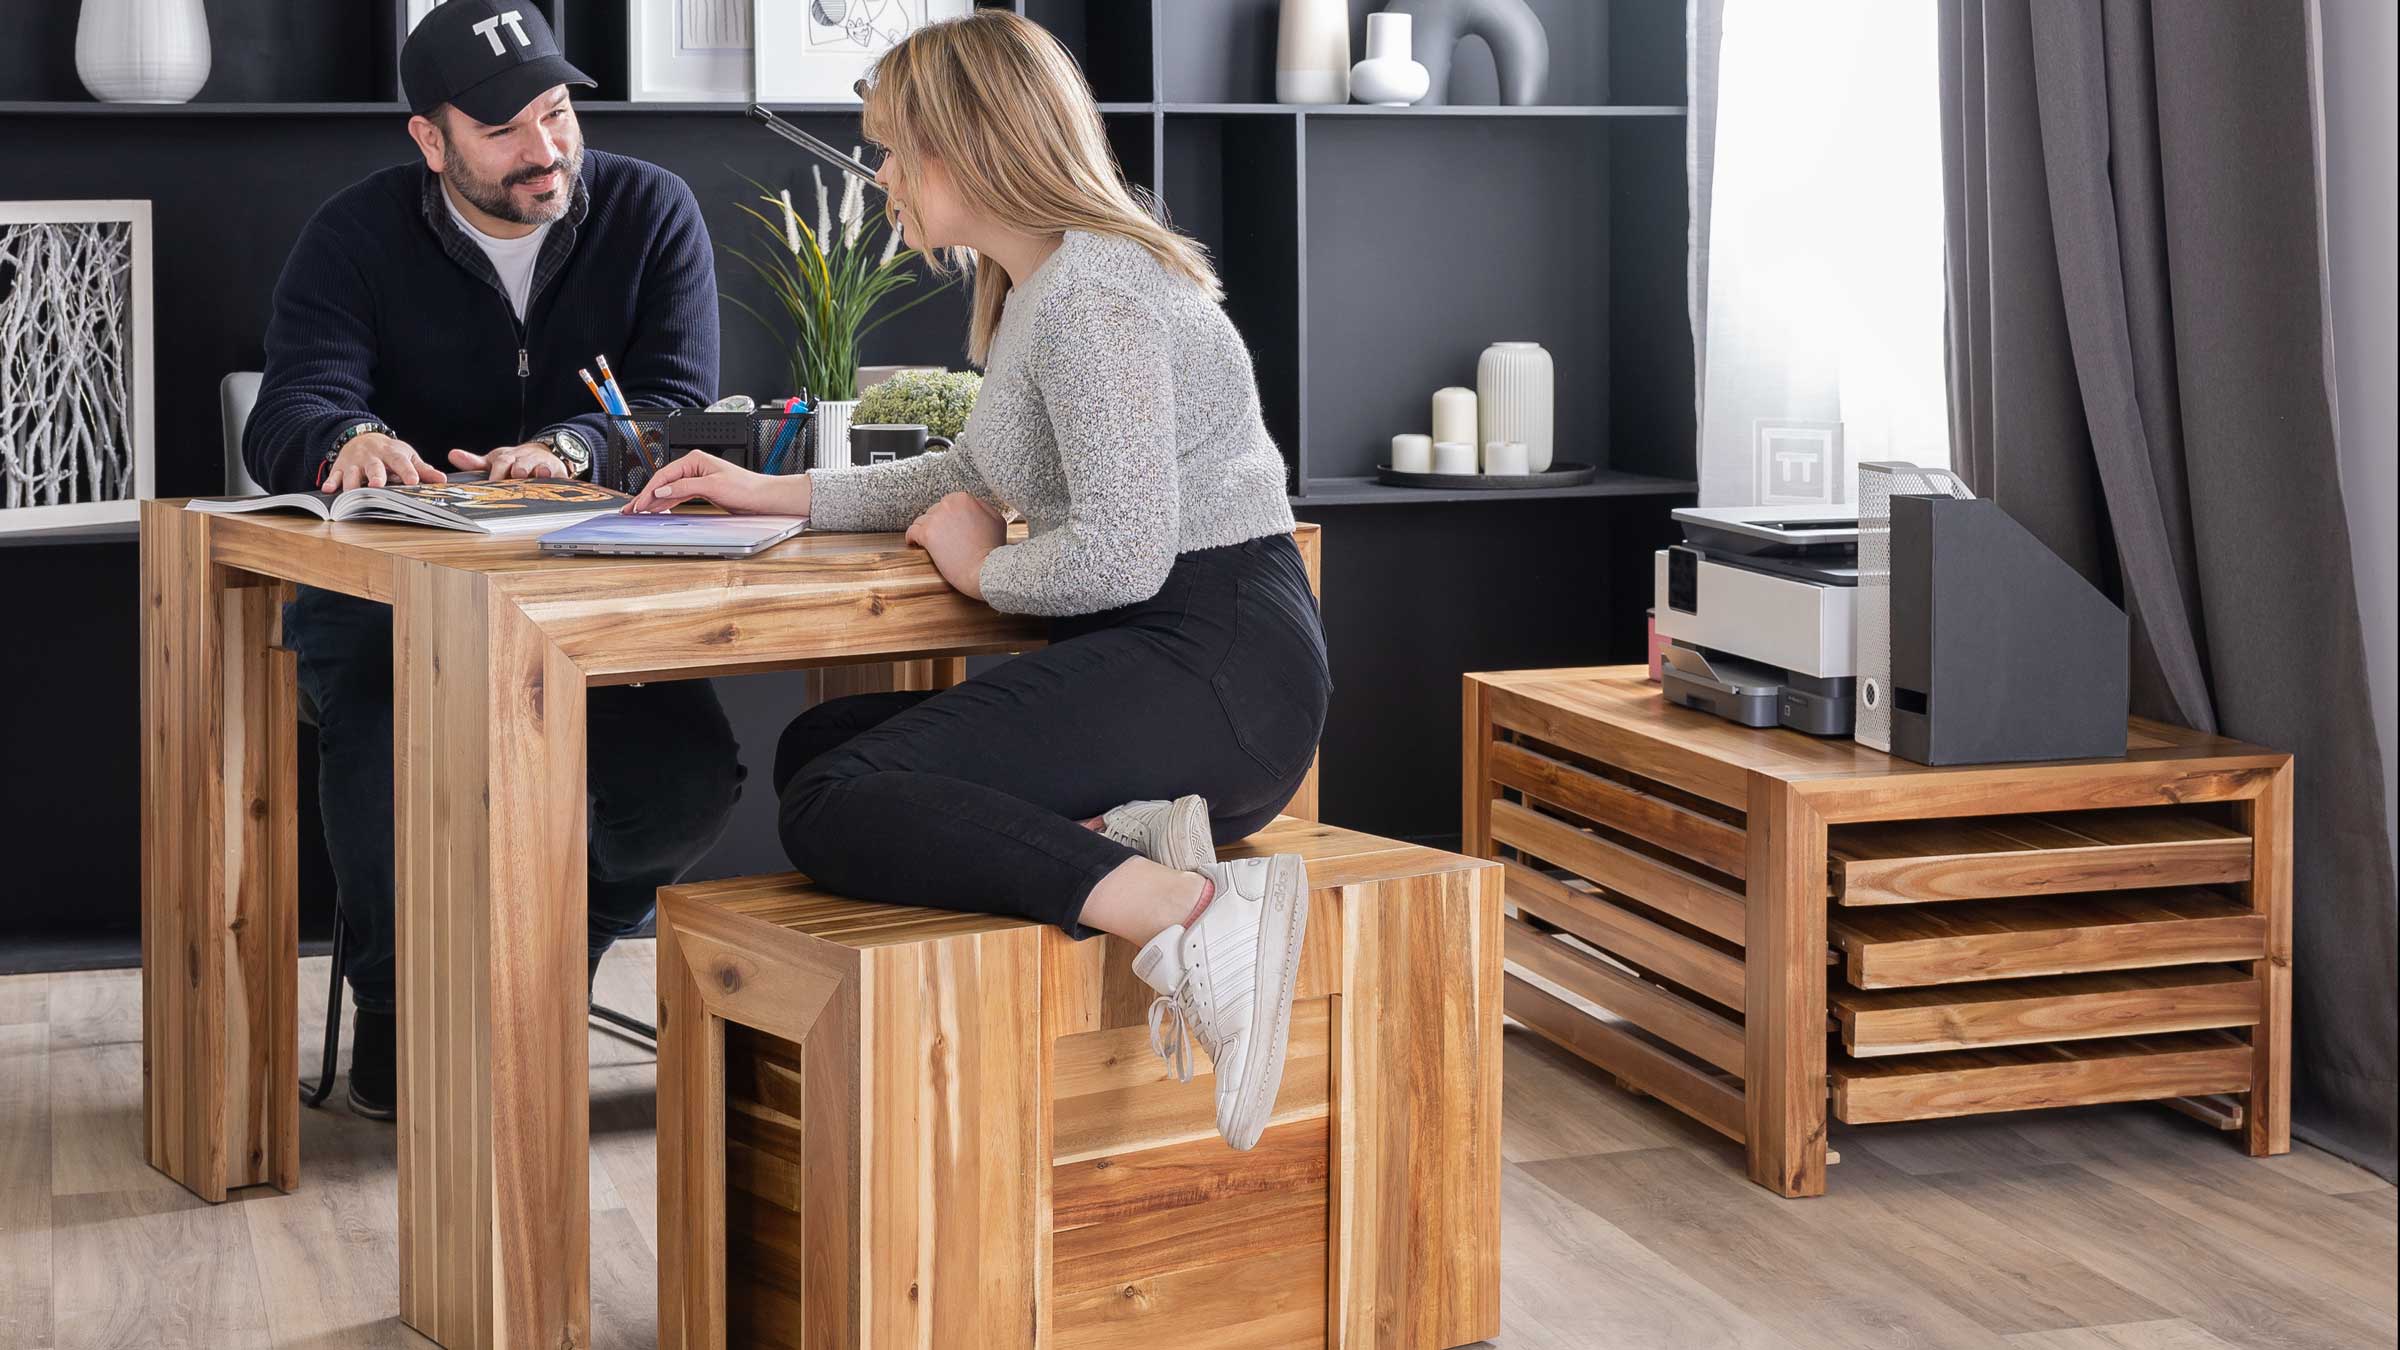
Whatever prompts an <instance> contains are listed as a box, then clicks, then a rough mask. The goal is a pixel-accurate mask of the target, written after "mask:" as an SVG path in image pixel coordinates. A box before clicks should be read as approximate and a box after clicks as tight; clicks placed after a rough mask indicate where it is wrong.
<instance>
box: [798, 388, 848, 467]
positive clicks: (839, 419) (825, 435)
mask: <svg viewBox="0 0 2400 1350" xmlns="http://www.w3.org/2000/svg"><path fill="white" fill-rule="evenodd" d="M857 412H858V400H857V399H854V398H848V399H842V400H840V401H838V402H835V401H831V400H828V401H826V402H824V403H820V404H818V405H817V406H816V408H815V410H814V412H813V413H812V415H811V416H810V419H809V431H810V433H811V434H812V435H814V436H815V437H816V438H817V457H816V459H815V460H813V461H812V462H811V463H810V465H809V467H810V468H814V469H846V468H848V467H850V419H851V417H852V416H853V415H855V414H856V413H857Z"/></svg>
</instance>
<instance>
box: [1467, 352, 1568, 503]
mask: <svg viewBox="0 0 2400 1350" xmlns="http://www.w3.org/2000/svg"><path fill="white" fill-rule="evenodd" d="M1553 389H1554V386H1553V383H1552V375H1551V370H1550V353H1548V352H1546V351H1544V350H1542V344H1540V343H1538V342H1495V343H1493V344H1492V345H1491V346H1489V347H1486V348H1484V349H1483V359H1481V360H1479V361H1477V362H1476V363H1475V395H1476V398H1475V405H1476V410H1477V412H1478V413H1479V414H1480V422H1481V433H1482V434H1481V436H1480V437H1479V441H1480V443H1482V444H1486V445H1488V444H1490V443H1491V442H1493V441H1523V442H1524V443H1525V455H1526V460H1527V463H1528V464H1529V465H1530V466H1531V468H1532V471H1533V472H1535V473H1541V472H1543V471H1545V470H1547V469H1548V468H1549V467H1550V451H1551V446H1552V436H1551V412H1550V410H1551V403H1552V397H1553Z"/></svg>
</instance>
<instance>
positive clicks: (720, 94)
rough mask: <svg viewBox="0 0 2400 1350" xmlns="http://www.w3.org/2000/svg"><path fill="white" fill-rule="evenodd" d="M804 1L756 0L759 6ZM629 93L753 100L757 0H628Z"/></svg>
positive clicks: (635, 97)
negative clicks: (753, 36) (752, 44)
mask: <svg viewBox="0 0 2400 1350" xmlns="http://www.w3.org/2000/svg"><path fill="white" fill-rule="evenodd" d="M804 2H805V0H758V3H757V5H756V8H757V9H759V10H772V9H780V8H782V7H783V6H784V4H786V3H790V4H793V5H795V6H797V5H799V4H801V3H804ZM625 24H626V32H625V73H626V83H627V85H628V88H627V90H626V97H627V98H629V99H631V100H632V101H634V102H636V103H747V102H749V101H750V62H751V35H752V33H753V32H754V31H755V21H754V18H753V0H630V3H629V4H628V5H627V6H626V11H625Z"/></svg>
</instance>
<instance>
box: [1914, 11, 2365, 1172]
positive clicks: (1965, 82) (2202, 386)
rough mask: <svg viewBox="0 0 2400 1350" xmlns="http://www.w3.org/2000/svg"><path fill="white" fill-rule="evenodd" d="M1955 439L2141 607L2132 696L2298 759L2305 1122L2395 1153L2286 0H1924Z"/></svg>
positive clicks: (2024, 511) (2303, 29)
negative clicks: (1937, 124)
mask: <svg viewBox="0 0 2400 1350" xmlns="http://www.w3.org/2000/svg"><path fill="white" fill-rule="evenodd" d="M1940 59H1941V81H1942V110H1941V112H1942V120H1943V131H1944V138H1945V146H1946V149H1945V153H1944V155H1943V179H1944V183H1943V187H1944V191H1945V194H1946V197H1947V210H1946V213H1945V215H1946V221H1947V227H1948V231H1949V238H1948V241H1947V242H1948V266H1949V290H1950V295H1949V300H1950V306H1949V308H1950V314H1949V353H1948V355H1949V364H1950V401H1951V410H1952V411H1951V421H1952V428H1951V430H1952V455H1953V463H1954V464H1956V465H1957V466H1958V467H1959V469H1960V471H1961V472H1962V473H1964V474H1965V475H1966V476H1967V479H1968V481H1969V482H1970V483H1972V484H1973V485H1974V486H1975V488H1976V490H1977V491H1978V492H1979V493H1982V494H1983V495H1986V496H1989V497H1992V498H1995V499H1997V500H1998V501H1999V502H2000V504H2001V505H2002V506H2003V507H2005V508H2006V509H2007V510H2008V512H2009V514H2010V515H2012V516H2014V517H2016V518H2017V519H2018V520H2019V521H2021V522H2023V523H2024V524H2025V526H2026V527H2027V528H2029V529H2031V530H2033V531H2034V532H2035V533H2036V534H2037V535H2039V536H2040V537H2041V538H2042V539H2043V541H2044V542H2046V543H2047V544H2049V546H2050V547H2051V548H2053V549H2055V550H2057V551H2058V552H2059V553H2060V554H2061V555H2062V556H2064V557H2065V558H2066V559H2067V560H2068V561H2069V562H2071V563H2073V564H2074V565H2075V566H2076V567H2077V568H2079V569H2081V570H2082V571H2083V572H2084V574H2085V575H2087V576H2089V577H2092V578H2093V579H2094V580H2095V581H2097V582H2099V583H2100V584H2102V585H2104V586H2106V587H2108V588H2109V589H2110V590H2111V592H2112V593H2113V594H2115V595H2116V596H2118V597H2119V598H2120V599H2121V600H2122V601H2123V603H2124V604H2125V606H2126V609H2127V611H2128V612H2129V614H2130V615H2131V616H2132V619H2133V629H2134V637H2133V648H2134V650H2133V667H2134V702H2135V709H2136V711H2138V712H2141V713H2144V714H2146V715H2149V716H2153V717H2159V718H2163V719H2166V720H2169V721H2173V722H2177V723H2181V724H2183V725H2186V726H2191V727H2198V728H2202V729H2207V730H2214V731H2220V732H2222V733H2223V734H2225V735H2229V736H2235V737H2239V738H2241V739H2244V740H2249V741H2255V742H2258V743H2260V744H2264V745H2268V746H2273V747H2275V748H2278V749H2282V750H2288V751H2290V752H2292V753H2293V754H2294V755H2295V756H2297V775H2298V778H2297V785H2296V807H2295V816H2296V838H2295V846H2294V850H2293V871H2294V882H2295V884H2294V923H2293V928H2294V933H2293V939H2294V956H2293V961H2294V976H2293V1003H2294V1016H2293V1035H2294V1053H2293V1072H2292V1083H2293V1117H2294V1129H2295V1132H2296V1133H2298V1134H2299V1135H2301V1136H2302V1137H2304V1138H2306V1139H2308V1140H2310V1141H2311V1142H2313V1143H2316V1144H2319V1145H2321V1146H2323V1147H2325V1148H2328V1149H2330V1150H2332V1151H2333V1152H2335V1153H2338V1154H2341V1155H2342V1156H2344V1157H2347V1158H2350V1159H2351V1160H2353V1161H2355V1162H2358V1163H2360V1164H2362V1165H2365V1166H2367V1167H2370V1168H2372V1169H2374V1170H2375V1171H2377V1172H2379V1173H2381V1174H2382V1175H2384V1176H2385V1177H2390V1176H2392V1175H2393V1173H2394V1157H2393V1155H2394V1143H2395V1106H2394V1103H2395V1097H2396V1089H2395V1084H2394V1071H2393V1070H2394V1057H2395V1044H2396V1042H2400V1014H2396V1011H2395V986H2396V975H2395V948H2394V936H2395V923H2394V891H2393V875H2392V858H2391V849H2390V846H2389V842H2388V839H2387V837H2386V835H2385V832H2384V808H2383V774H2382V766H2381V763H2380V760H2379V757H2378V750H2377V745H2376V737H2375V723H2374V713H2373V710H2372V708H2371V706H2370V704H2369V702H2368V694H2367V684H2366V671H2365V662H2364V654H2363V650H2362V648H2361V645H2360V637H2359V621H2358V599H2357V590H2356V587H2355V585H2354V583H2353V580H2352V576H2351V557H2350V542H2349V532H2348V528H2347V526H2346V524H2345V522H2344V517H2343V513H2342V501H2341V487H2340V480H2339V478H2338V476H2337V475H2338V470H2337V467H2336V461H2335V455H2334V443H2333V426H2332V419H2331V412H2330V409H2329V407H2328V406H2327V399H2326V370H2325V366H2326V348H2325V343H2324V338H2323V332H2324V329H2323V304H2324V295H2323V290H2322V285H2321V282H2320V259H2319V249H2320V245H2319V240H2320V238H2321V236H2320V234H2319V230H2318V219H2317V212H2318V193H2317V182H2316V161H2315V154H2314V137H2313V132H2312V123H2311V102H2312V93H2311V84H2310V47H2309V33H2308V29H2307V12H2306V10H2305V8H2304V7H2303V6H2301V5H2298V4H2219V3H2185V2H2184V0H2159V2H2158V3H2155V4H2153V3H2149V2H2148V0H1943V7H1942V28H1941V57H1940Z"/></svg>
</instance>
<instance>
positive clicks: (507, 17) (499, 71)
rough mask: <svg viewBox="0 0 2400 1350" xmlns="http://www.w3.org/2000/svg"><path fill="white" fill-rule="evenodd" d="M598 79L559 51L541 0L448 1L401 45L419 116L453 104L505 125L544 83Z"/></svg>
mask: <svg viewBox="0 0 2400 1350" xmlns="http://www.w3.org/2000/svg"><path fill="white" fill-rule="evenodd" d="M598 83H599V82H598V81H596V80H594V79H593V78H592V77H591V76H589V75H586V74H584V73H583V72H582V71H580V70H577V69H576V68H575V67H574V66H572V65H570V64H568V62H567V58H566V57H565V55H563V54H562V53H561V52H560V51H559V49H558V38H557V36H556V35H555V34H553V33H552V32H551V31H550V25H549V23H548V21H546V20H544V19H543V18H542V6H541V0H444V3H442V4H439V5H436V6H434V8H433V12H432V13H430V14H427V15H426V16H425V17H424V18H423V19H422V20H420V21H419V22H418V23H417V30H416V31H415V32H413V33H411V34H409V35H408V43H407V45H405V46H403V47H402V48H401V49H400V85H401V87H402V88H403V89H405V90H406V91H407V92H408V106H409V110H410V111H411V112H415V113H418V114H420V115H421V114H424V113H429V112H432V111H433V110H434V109H436V108H438V107H440V106H442V105H443V104H445V103H448V104H452V105H455V106H456V107H457V108H458V110H459V111H460V112H463V113H465V114H466V115H467V116H469V117H472V118H474V119H475V120H476V121H478V122H483V123H486V124H488V125H491V126H500V125H503V124H505V123H506V122H507V121H508V120H509V119H510V118H513V117H515V116H516V115H517V114H518V113H520V112H523V111H524V110H525V105H526V104H528V103H531V102H533V101H534V99H535V98H537V97H539V96H540V95H541V93H542V91H543V90H545V89H555V88H557V87H558V86H559V85H562V84H580V85H596V84H598Z"/></svg>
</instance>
